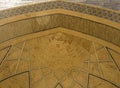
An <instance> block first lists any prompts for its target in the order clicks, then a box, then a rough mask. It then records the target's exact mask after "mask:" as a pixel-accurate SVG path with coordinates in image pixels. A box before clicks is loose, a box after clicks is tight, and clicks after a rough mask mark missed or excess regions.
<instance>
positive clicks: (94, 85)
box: [0, 32, 120, 88]
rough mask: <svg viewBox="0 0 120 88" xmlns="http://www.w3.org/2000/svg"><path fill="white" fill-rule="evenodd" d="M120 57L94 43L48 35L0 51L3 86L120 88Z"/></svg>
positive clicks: (59, 35) (62, 35)
mask: <svg viewBox="0 0 120 88" xmlns="http://www.w3.org/2000/svg"><path fill="white" fill-rule="evenodd" d="M5 50H6V51H5ZM2 53H4V54H2ZM118 58H120V54H119V53H117V52H115V51H113V50H111V49H109V48H107V47H105V46H102V45H100V44H97V43H95V42H92V41H89V40H86V39H83V38H79V37H76V36H73V35H70V34H66V33H63V32H56V33H52V34H48V35H46V36H42V37H38V38H34V39H30V40H26V41H23V42H20V43H17V44H14V45H12V46H10V47H7V48H4V49H2V50H0V61H1V62H0V63H1V64H0V88H10V87H12V88H120V85H119V84H120V81H119V80H120V70H119V69H120V67H119V62H120V60H119V59H118ZM20 75H21V76H20ZM19 77H20V78H19ZM21 80H22V81H21ZM12 82H13V83H14V82H15V83H16V84H12ZM24 83H25V85H24Z"/></svg>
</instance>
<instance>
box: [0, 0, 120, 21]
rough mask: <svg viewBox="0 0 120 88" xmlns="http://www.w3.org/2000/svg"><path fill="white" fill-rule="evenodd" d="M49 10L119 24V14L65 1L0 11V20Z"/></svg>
mask: <svg viewBox="0 0 120 88" xmlns="http://www.w3.org/2000/svg"><path fill="white" fill-rule="evenodd" d="M50 9H65V10H70V11H75V12H79V13H84V14H89V15H93V16H97V17H101V18H104V19H108V20H111V21H114V22H118V23H120V13H119V12H118V13H117V12H114V11H110V10H107V9H102V8H99V7H93V6H90V5H84V4H80V3H73V2H66V1H50V2H44V3H37V4H33V5H27V6H21V7H16V8H12V9H7V10H2V11H0V20H2V19H5V18H9V17H13V16H16V15H21V14H26V13H32V12H38V11H44V10H50Z"/></svg>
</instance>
